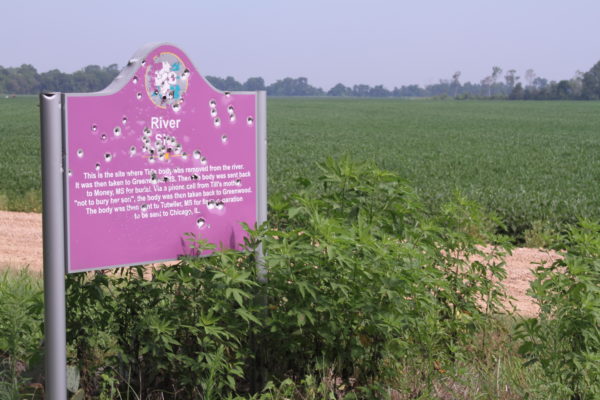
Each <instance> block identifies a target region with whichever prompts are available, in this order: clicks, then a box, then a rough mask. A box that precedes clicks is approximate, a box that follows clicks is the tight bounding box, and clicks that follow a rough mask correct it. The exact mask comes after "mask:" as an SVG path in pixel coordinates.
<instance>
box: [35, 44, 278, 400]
mask: <svg viewBox="0 0 600 400" xmlns="http://www.w3.org/2000/svg"><path fill="white" fill-rule="evenodd" d="M40 103H41V104H40V106H41V128H42V178H43V185H42V189H43V202H44V207H43V225H44V290H45V302H46V306H45V307H46V310H45V324H46V325H45V327H46V388H47V390H46V394H47V398H48V399H49V400H59V399H60V400H63V399H65V398H66V395H67V394H66V350H65V347H66V322H65V281H64V278H65V272H66V273H76V272H84V271H91V270H100V269H107V268H115V267H123V266H130V265H142V264H150V263H157V262H163V261H171V260H177V259H178V258H179V257H181V256H182V255H193V256H207V255H210V254H211V252H210V251H204V252H202V253H200V254H198V253H195V252H194V251H195V250H191V249H190V246H189V245H188V241H187V240H186V239H187V237H186V234H188V233H192V234H193V235H194V236H195V237H197V238H200V239H203V240H205V241H207V242H209V243H213V244H215V245H217V248H218V249H241V248H242V246H243V242H244V238H245V237H246V236H247V233H246V232H245V231H244V229H243V226H242V225H243V224H242V223H246V224H248V225H249V226H253V225H254V224H261V223H263V222H264V221H265V220H266V215H267V174H266V171H267V160H266V154H267V135H266V129H267V128H266V127H267V121H266V118H267V116H266V93H265V92H264V91H262V92H223V91H220V90H217V89H215V88H214V87H213V86H212V85H211V84H210V83H209V82H208V81H206V79H205V78H204V77H203V76H202V75H201V74H200V73H199V72H198V71H197V70H196V69H195V68H194V66H193V65H192V62H191V61H190V59H189V58H188V57H187V56H186V55H185V53H183V52H182V51H181V50H180V49H179V48H177V47H175V46H173V45H170V44H159V45H147V46H145V47H143V48H142V49H140V50H139V51H138V52H136V53H135V54H134V56H133V57H132V59H131V60H130V61H129V63H128V64H127V66H126V67H125V68H124V69H123V70H122V71H121V73H120V74H119V76H117V77H116V78H115V79H114V81H113V82H112V83H111V84H110V85H109V86H108V87H107V88H106V89H104V90H102V91H100V92H96V93H63V94H60V93H46V94H42V95H41V96H40ZM257 259H258V262H259V265H258V279H259V280H260V281H261V282H262V283H264V282H265V281H266V270H265V268H264V265H262V264H263V261H262V253H261V251H260V250H259V251H258V255H257Z"/></svg>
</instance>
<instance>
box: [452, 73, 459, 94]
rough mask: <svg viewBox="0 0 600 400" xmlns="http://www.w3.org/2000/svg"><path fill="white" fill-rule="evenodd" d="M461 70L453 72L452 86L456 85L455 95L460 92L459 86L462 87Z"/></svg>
mask: <svg viewBox="0 0 600 400" xmlns="http://www.w3.org/2000/svg"><path fill="white" fill-rule="evenodd" d="M459 79H460V71H456V72H455V73H454V74H452V86H453V87H454V95H453V96H454V97H456V95H457V93H458V88H459V87H460V81H459Z"/></svg>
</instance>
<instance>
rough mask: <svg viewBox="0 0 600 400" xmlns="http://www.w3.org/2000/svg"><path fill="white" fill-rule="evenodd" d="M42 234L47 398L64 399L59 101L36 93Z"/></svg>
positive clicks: (62, 225)
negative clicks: (40, 161) (39, 130)
mask: <svg viewBox="0 0 600 400" xmlns="http://www.w3.org/2000/svg"><path fill="white" fill-rule="evenodd" d="M40 109H41V128H42V192H43V214H42V223H43V235H44V307H45V315H44V329H45V343H44V347H45V351H46V360H45V367H46V389H45V395H46V398H47V399H49V400H59V399H60V400H65V399H66V398H67V372H66V368H67V350H66V346H67V344H66V343H67V335H66V316H65V315H66V311H65V232H64V208H63V207H64V201H63V195H64V194H63V184H62V183H63V148H62V102H61V96H60V94H58V93H44V94H42V95H41V96H40Z"/></svg>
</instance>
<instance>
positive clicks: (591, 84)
mask: <svg viewBox="0 0 600 400" xmlns="http://www.w3.org/2000/svg"><path fill="white" fill-rule="evenodd" d="M582 96H583V98H585V99H588V100H598V99H600V61H598V62H597V63H596V64H595V65H594V66H593V67H592V68H590V70H589V71H588V72H586V73H585V74H583V82H582Z"/></svg>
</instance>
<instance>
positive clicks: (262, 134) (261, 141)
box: [256, 90, 267, 284]
mask: <svg viewBox="0 0 600 400" xmlns="http://www.w3.org/2000/svg"><path fill="white" fill-rule="evenodd" d="M256 123H257V126H256V128H257V132H256V133H257V135H258V140H257V148H256V159H257V165H256V170H257V172H256V173H257V175H258V182H257V186H258V192H257V194H256V201H257V203H258V210H257V216H256V217H257V218H256V219H257V223H258V224H259V225H260V224H262V223H263V222H265V221H266V220H267V92H266V91H264V90H261V91H259V92H258V94H257V96H256ZM257 262H258V281H259V282H260V283H263V284H264V283H266V282H267V270H266V267H265V265H264V257H263V250H262V244H261V245H260V246H259V248H258V250H257Z"/></svg>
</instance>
